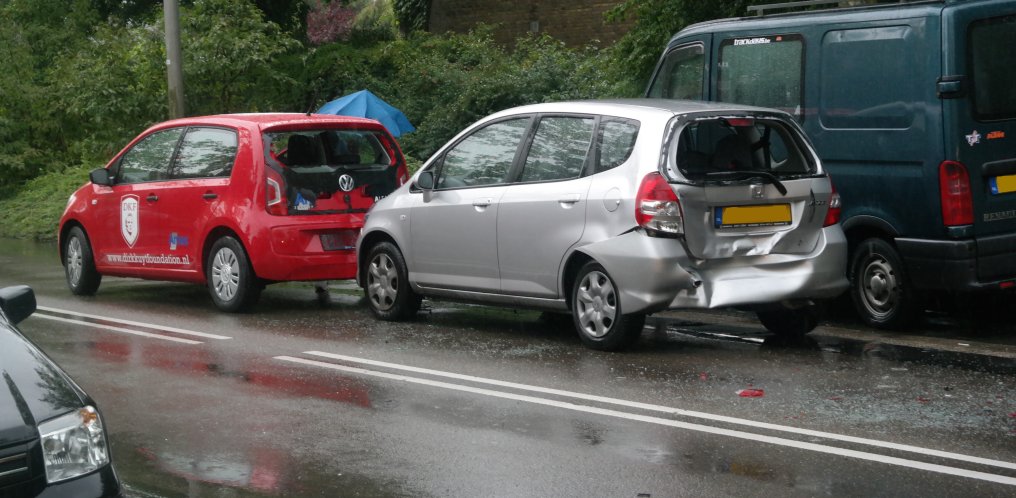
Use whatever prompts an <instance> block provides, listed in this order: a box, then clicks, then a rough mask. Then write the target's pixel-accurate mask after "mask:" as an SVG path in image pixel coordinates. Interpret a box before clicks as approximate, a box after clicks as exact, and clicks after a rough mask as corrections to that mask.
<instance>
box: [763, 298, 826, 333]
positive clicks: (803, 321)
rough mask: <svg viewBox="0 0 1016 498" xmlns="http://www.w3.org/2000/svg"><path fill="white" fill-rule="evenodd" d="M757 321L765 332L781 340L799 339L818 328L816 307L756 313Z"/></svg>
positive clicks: (811, 305) (812, 305) (818, 313)
mask: <svg viewBox="0 0 1016 498" xmlns="http://www.w3.org/2000/svg"><path fill="white" fill-rule="evenodd" d="M755 315H756V316H758V321H759V322H762V326H764V327H765V328H766V330H768V331H770V332H772V333H774V334H776V335H777V336H778V337H780V338H783V339H800V338H802V337H804V335H805V334H807V333H808V332H811V331H812V330H814V329H815V327H817V326H818V320H819V315H820V312H819V309H818V306H816V305H814V304H810V305H807V306H802V307H800V308H782V309H775V310H764V311H757V312H755Z"/></svg>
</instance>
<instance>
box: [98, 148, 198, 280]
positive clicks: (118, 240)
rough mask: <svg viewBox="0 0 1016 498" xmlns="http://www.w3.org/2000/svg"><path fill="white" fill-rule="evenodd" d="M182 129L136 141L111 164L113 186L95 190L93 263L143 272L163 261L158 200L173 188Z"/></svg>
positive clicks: (119, 270) (150, 271) (128, 272)
mask: <svg viewBox="0 0 1016 498" xmlns="http://www.w3.org/2000/svg"><path fill="white" fill-rule="evenodd" d="M182 133H183V128H170V129H167V130H159V131H156V132H153V133H151V134H149V135H148V136H146V137H145V138H143V139H141V140H140V141H139V142H137V143H136V144H134V146H132V147H131V148H130V150H128V151H127V152H125V153H124V154H123V155H122V156H121V157H120V159H119V161H118V162H117V163H116V165H115V166H114V167H113V169H114V171H113V185H112V186H111V187H102V188H99V189H97V192H96V197H95V200H94V206H93V207H94V213H95V217H94V218H93V219H94V220H95V222H96V223H97V225H98V227H99V230H96V231H92V233H90V234H89V236H90V237H91V240H92V244H93V246H94V248H95V253H96V263H97V265H99V266H100V267H106V268H108V269H109V270H108V273H111V274H122V275H139V276H147V275H149V274H153V273H157V272H158V271H159V268H160V267H162V266H164V265H165V263H166V261H165V260H163V259H161V258H160V256H161V254H160V250H161V247H160V245H159V242H160V241H161V240H163V234H162V228H163V227H162V218H163V213H162V212H161V209H160V205H159V199H160V196H162V195H163V193H164V192H166V191H167V190H168V189H171V188H172V182H171V181H169V164H170V159H171V158H172V156H173V153H174V151H175V150H176V146H177V144H178V143H179V140H180V136H181V135H182Z"/></svg>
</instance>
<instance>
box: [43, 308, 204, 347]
mask: <svg viewBox="0 0 1016 498" xmlns="http://www.w3.org/2000/svg"><path fill="white" fill-rule="evenodd" d="M32 316H33V317H38V318H45V319H47V320H56V321H58V322H66V323H73V324H76V325H85V326H87V327H95V328H97V329H104V330H112V331H113V332H123V333H125V334H133V335H139V336H142V337H151V338H152V339H162V340H164V341H173V342H181V343H183V344H204V343H203V342H201V341H193V340H190V339H184V338H181V337H173V336H168V335H161V334H152V333H149V332H142V331H140V330H133V329H124V328H120V327H113V326H110V325H103V324H101V323H94V322H86V321H83V320H72V319H70V318H63V317H59V316H52V315H46V314H43V313H35V314H34V315H32Z"/></svg>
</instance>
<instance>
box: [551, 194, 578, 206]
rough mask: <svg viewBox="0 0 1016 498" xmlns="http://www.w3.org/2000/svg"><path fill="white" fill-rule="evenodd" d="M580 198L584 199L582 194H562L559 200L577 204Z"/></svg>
mask: <svg viewBox="0 0 1016 498" xmlns="http://www.w3.org/2000/svg"><path fill="white" fill-rule="evenodd" d="M580 200H582V196H581V195H579V194H567V195H564V196H561V198H560V199H558V200H557V202H560V203H561V204H575V203H576V202H579V201H580Z"/></svg>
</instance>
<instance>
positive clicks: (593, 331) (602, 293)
mask: <svg viewBox="0 0 1016 498" xmlns="http://www.w3.org/2000/svg"><path fill="white" fill-rule="evenodd" d="M575 310H576V311H577V312H578V313H577V316H578V320H579V326H580V327H581V328H582V331H583V332H585V333H586V334H588V335H590V336H592V337H597V338H598V337H603V336H605V335H607V332H609V331H610V327H611V326H612V325H614V321H615V320H616V319H617V296H616V295H615V293H614V286H613V285H611V283H610V279H609V278H607V275H606V274H604V273H603V272H599V271H591V272H589V273H587V274H586V276H585V277H583V278H582V281H581V282H579V289H578V292H576V293H575Z"/></svg>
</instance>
